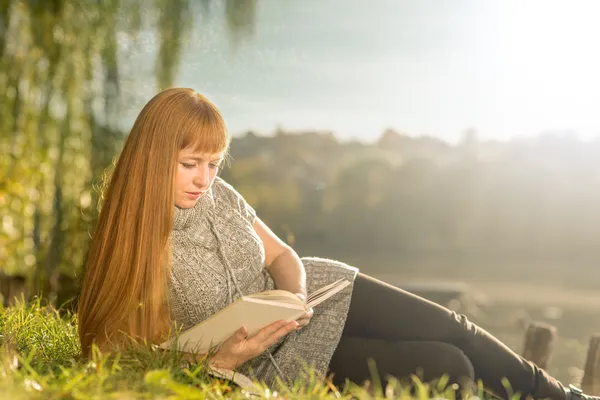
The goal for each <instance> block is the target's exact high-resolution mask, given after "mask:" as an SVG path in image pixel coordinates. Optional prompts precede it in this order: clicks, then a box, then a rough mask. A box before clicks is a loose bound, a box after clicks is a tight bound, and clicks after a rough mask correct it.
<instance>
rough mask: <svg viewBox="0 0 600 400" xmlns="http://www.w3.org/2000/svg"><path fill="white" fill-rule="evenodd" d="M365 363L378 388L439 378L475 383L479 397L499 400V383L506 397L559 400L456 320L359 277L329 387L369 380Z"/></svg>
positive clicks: (498, 346)
mask: <svg viewBox="0 0 600 400" xmlns="http://www.w3.org/2000/svg"><path fill="white" fill-rule="evenodd" d="M369 358H372V359H373V360H374V361H375V366H376V368H377V371H378V375H379V376H380V377H381V379H382V380H385V377H386V376H390V375H391V376H394V377H396V378H398V379H403V378H407V377H409V376H410V375H412V374H416V375H417V376H419V377H420V378H421V379H423V380H424V381H430V380H433V379H434V378H436V377H440V376H441V375H443V374H447V375H448V376H449V377H450V378H451V380H452V381H454V382H456V383H461V382H462V383H464V382H465V381H471V382H472V381H475V380H479V379H481V380H482V382H483V384H484V386H485V388H486V389H487V390H489V391H491V392H492V393H494V394H495V395H497V396H500V397H504V398H506V397H507V396H508V394H507V393H506V390H505V388H504V386H503V384H502V383H501V379H502V377H506V378H507V379H508V381H509V382H510V385H511V389H512V391H513V392H520V393H522V394H524V395H531V396H532V397H534V398H551V399H564V398H565V392H564V388H563V386H562V384H561V383H560V382H558V381H557V380H556V379H554V378H552V377H551V376H549V375H548V374H547V373H546V372H545V371H544V370H542V369H539V368H538V367H537V366H535V365H534V364H533V363H531V362H529V361H527V360H525V359H524V358H523V357H521V356H519V355H518V354H516V353H515V352H513V351H512V350H511V349H510V348H508V347H507V346H506V345H504V344H503V343H502V342H500V341H499V340H498V339H496V338H495V337H494V336H492V335H491V334H490V333H488V332H486V331H485V330H483V329H482V328H480V327H478V326H477V325H475V324H473V323H472V322H470V321H468V320H467V318H466V317H465V316H464V315H459V314H457V313H455V312H454V311H451V310H449V309H447V308H445V307H442V306H440V305H438V304H436V303H433V302H431V301H429V300H426V299H423V298H421V297H419V296H416V295H413V294H411V293H409V292H406V291H404V290H402V289H399V288H397V287H395V286H392V285H389V284H387V283H385V282H382V281H379V280H377V279H374V278H372V277H369V276H367V275H364V274H359V275H358V276H357V278H356V281H355V283H354V289H353V293H352V301H351V303H350V310H349V312H348V318H347V320H346V325H345V327H344V331H343V333H342V338H341V340H340V343H339V345H338V347H337V349H336V351H335V352H334V354H333V358H332V360H331V363H330V365H329V370H330V372H331V373H333V374H334V378H333V379H334V383H335V384H337V385H343V383H344V381H345V379H346V378H348V379H350V380H351V381H352V382H356V383H362V382H363V381H364V380H368V379H371V373H370V371H369V368H368V363H367V360H368V359H369Z"/></svg>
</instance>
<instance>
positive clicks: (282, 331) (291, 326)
mask: <svg viewBox="0 0 600 400" xmlns="http://www.w3.org/2000/svg"><path fill="white" fill-rule="evenodd" d="M298 326H299V325H298V322H296V321H291V322H289V323H287V324H285V325H284V326H282V327H281V328H279V329H278V330H277V331H276V332H274V333H273V334H272V335H271V336H270V337H268V338H266V339H265V340H264V341H263V342H262V343H259V344H258V350H259V351H260V352H261V353H262V352H263V351H265V350H266V349H268V348H269V347H271V346H272V345H273V344H275V342H277V341H278V340H279V339H280V338H282V337H283V336H285V335H287V334H288V333H290V332H292V331H294V330H295V329H296V328H297V327H298Z"/></svg>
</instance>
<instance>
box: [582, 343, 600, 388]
mask: <svg viewBox="0 0 600 400" xmlns="http://www.w3.org/2000/svg"><path fill="white" fill-rule="evenodd" d="M581 389H582V390H583V391H584V392H585V393H586V394H591V395H594V396H598V395H600V334H595V335H593V336H592V338H591V339H590V346H589V347H588V353H587V358H586V361H585V369H584V370H583V379H582V380H581Z"/></svg>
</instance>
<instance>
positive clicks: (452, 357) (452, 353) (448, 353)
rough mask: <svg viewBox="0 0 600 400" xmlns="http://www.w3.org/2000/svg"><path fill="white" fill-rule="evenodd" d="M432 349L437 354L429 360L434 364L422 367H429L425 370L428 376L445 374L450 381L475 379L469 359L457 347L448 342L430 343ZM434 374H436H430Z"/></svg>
mask: <svg viewBox="0 0 600 400" xmlns="http://www.w3.org/2000/svg"><path fill="white" fill-rule="evenodd" d="M432 350H433V351H434V352H435V353H436V354H437V356H436V357H432V358H431V361H432V362H433V363H435V365H425V366H423V368H424V369H426V367H429V371H427V370H426V371H425V373H426V374H427V375H429V376H430V378H435V377H439V376H441V375H447V376H448V377H449V378H450V380H451V381H453V382H457V383H458V381H459V380H460V381H462V380H464V379H470V380H471V381H474V380H475V370H474V368H473V364H472V363H471V360H470V359H469V358H468V357H467V355H466V354H465V353H464V352H463V351H462V350H461V349H459V348H458V347H456V346H454V345H452V344H448V343H435V342H434V343H432ZM432 375H436V376H432Z"/></svg>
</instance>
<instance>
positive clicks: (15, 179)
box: [0, 0, 255, 291]
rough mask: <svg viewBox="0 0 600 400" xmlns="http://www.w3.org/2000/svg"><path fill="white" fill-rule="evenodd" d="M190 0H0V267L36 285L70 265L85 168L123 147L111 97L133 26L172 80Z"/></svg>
mask: <svg viewBox="0 0 600 400" xmlns="http://www.w3.org/2000/svg"><path fill="white" fill-rule="evenodd" d="M237 2H238V1H235V0H227V7H226V13H227V14H226V15H225V17H226V18H227V21H228V24H229V26H230V27H231V29H232V30H234V31H235V30H236V29H238V26H239V29H247V26H248V24H249V23H250V22H249V21H248V19H245V20H244V19H242V20H240V18H239V17H238V18H230V17H229V14H231V13H233V11H232V10H235V9H236V8H235V7H234V6H235V4H234V3H237ZM196 4H197V3H196V2H192V1H190V0H153V1H143V0H99V1H96V2H90V1H88V0H46V1H39V0H0V87H2V88H4V90H2V91H0V149H1V154H2V157H1V158H0V171H1V172H0V174H1V175H0V207H1V208H2V209H3V216H2V220H1V221H0V223H1V224H2V226H3V228H4V229H0V269H2V270H3V271H5V272H8V273H16V272H19V273H26V274H29V275H31V276H32V277H34V278H35V279H33V282H34V283H35V288H34V290H36V291H37V290H39V289H40V288H41V287H42V283H43V282H47V281H49V282H51V286H52V288H51V289H52V290H54V289H55V286H56V284H57V280H58V277H59V275H60V273H61V272H62V273H67V274H73V273H75V272H76V271H79V269H80V267H81V265H82V264H83V259H84V256H85V253H86V251H87V244H88V240H89V233H90V230H91V229H93V221H94V220H95V217H96V208H95V205H96V203H97V200H98V190H95V188H96V189H97V187H98V184H99V182H98V181H97V180H95V178H97V177H98V176H100V175H101V173H102V171H104V170H105V169H106V167H107V166H109V165H110V163H111V162H112V160H113V158H114V156H115V155H116V154H117V152H118V150H119V148H120V146H121V141H122V138H123V135H122V134H121V133H120V132H119V130H118V128H117V122H118V120H119V117H120V115H119V108H120V107H119V106H120V104H121V101H122V100H123V95H124V93H126V92H128V91H129V89H133V90H135V87H134V88H127V89H128V90H123V87H122V86H123V82H124V81H128V80H131V79H130V78H133V77H132V76H125V75H126V74H128V72H127V71H125V69H124V68H123V60H127V58H128V56H129V55H130V53H131V52H134V51H135V49H136V48H137V47H138V46H137V45H139V44H140V42H141V40H142V37H141V36H142V35H141V33H143V32H145V33H151V34H153V35H156V37H157V38H158V39H157V43H156V46H157V52H156V54H157V56H156V63H155V68H154V70H155V79H156V82H157V86H158V87H159V88H165V87H168V86H171V85H172V84H173V82H174V80H175V77H176V75H177V71H178V66H179V60H180V56H181V53H182V51H183V48H184V46H185V43H186V41H185V39H186V36H187V34H188V33H189V32H190V28H191V27H192V26H193V20H194V16H195V15H197V14H198V13H199V12H208V10H209V7H208V2H207V1H204V2H203V3H200V4H201V7H202V8H200V9H196V8H194V6H195V5H196ZM254 5H255V2H254V1H253V2H251V6H252V7H253V6H254ZM245 7H248V5H245ZM247 12H249V13H250V12H252V10H251V9H250V10H247ZM252 13H253V12H252ZM236 24H238V25H236ZM122 41H128V42H129V43H130V44H131V45H130V46H129V47H127V48H124V46H122V45H120V42H122ZM129 73H133V74H135V73H137V71H132V72H129ZM138 79H139V78H138ZM144 79H147V77H144ZM133 82H134V84H135V83H136V82H139V81H138V80H135V79H133ZM90 226H92V228H90Z"/></svg>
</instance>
